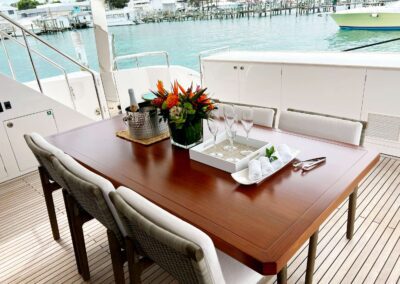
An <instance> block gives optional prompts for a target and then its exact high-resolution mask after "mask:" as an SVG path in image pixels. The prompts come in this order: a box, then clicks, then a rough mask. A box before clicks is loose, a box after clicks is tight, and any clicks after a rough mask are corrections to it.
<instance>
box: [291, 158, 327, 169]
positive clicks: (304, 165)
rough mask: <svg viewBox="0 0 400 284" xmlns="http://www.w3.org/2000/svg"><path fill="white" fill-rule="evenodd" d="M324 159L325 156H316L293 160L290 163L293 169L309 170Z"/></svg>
mask: <svg viewBox="0 0 400 284" xmlns="http://www.w3.org/2000/svg"><path fill="white" fill-rule="evenodd" d="M325 161H326V157H318V158H314V159H309V160H304V161H298V162H294V163H293V164H292V165H293V167H294V168H295V169H300V168H301V169H302V170H303V171H310V170H312V169H313V168H315V167H316V166H318V165H319V164H322V163H324V162H325Z"/></svg>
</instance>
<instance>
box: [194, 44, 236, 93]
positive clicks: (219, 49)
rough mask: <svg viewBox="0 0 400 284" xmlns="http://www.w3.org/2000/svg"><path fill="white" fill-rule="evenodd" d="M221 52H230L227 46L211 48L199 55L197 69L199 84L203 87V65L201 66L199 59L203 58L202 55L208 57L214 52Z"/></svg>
mask: <svg viewBox="0 0 400 284" xmlns="http://www.w3.org/2000/svg"><path fill="white" fill-rule="evenodd" d="M223 50H228V51H229V50H230V47H229V46H222V47H217V48H213V49H208V50H204V51H202V52H200V53H199V68H200V82H201V84H202V85H203V65H202V64H201V59H202V58H203V56H204V55H210V54H212V53H215V52H220V51H223Z"/></svg>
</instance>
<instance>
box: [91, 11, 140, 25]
mask: <svg viewBox="0 0 400 284" xmlns="http://www.w3.org/2000/svg"><path fill="white" fill-rule="evenodd" d="M106 19H107V25H108V26H109V27H118V26H131V25H135V24H136V23H135V21H136V11H135V10H134V9H129V8H124V9H117V10H109V11H106ZM89 26H90V27H93V23H91V24H89Z"/></svg>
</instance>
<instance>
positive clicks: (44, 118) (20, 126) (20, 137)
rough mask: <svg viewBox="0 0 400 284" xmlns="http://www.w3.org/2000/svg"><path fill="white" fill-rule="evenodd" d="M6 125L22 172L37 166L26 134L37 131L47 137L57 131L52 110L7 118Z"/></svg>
mask: <svg viewBox="0 0 400 284" xmlns="http://www.w3.org/2000/svg"><path fill="white" fill-rule="evenodd" d="M4 127H5V129H6V131H7V135H8V139H9V141H10V144H11V148H12V150H13V152H14V156H15V158H16V160H17V164H18V168H19V170H20V171H21V172H24V171H27V170H30V169H33V168H35V167H36V166H37V161H36V159H35V157H34V156H33V154H32V152H31V150H30V149H29V148H28V146H27V145H26V142H25V139H24V134H29V133H32V132H37V133H39V134H41V135H42V136H44V137H45V136H48V135H51V134H55V133H57V125H56V122H55V120H54V116H53V112H52V111H51V110H48V111H42V112H38V113H34V114H30V115H26V116H22V117H18V118H15V119H10V120H6V121H4Z"/></svg>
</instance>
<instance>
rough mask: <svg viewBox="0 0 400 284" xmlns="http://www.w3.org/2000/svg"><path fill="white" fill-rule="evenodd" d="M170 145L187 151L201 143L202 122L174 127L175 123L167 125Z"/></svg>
mask: <svg viewBox="0 0 400 284" xmlns="http://www.w3.org/2000/svg"><path fill="white" fill-rule="evenodd" d="M168 126H169V133H170V136H171V143H172V145H175V146H178V147H181V148H184V149H189V148H191V147H193V146H196V145H198V144H200V143H201V142H203V120H202V119H198V120H195V121H191V122H190V123H187V124H185V125H183V127H182V128H178V127H176V124H175V123H170V122H169V123H168Z"/></svg>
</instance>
